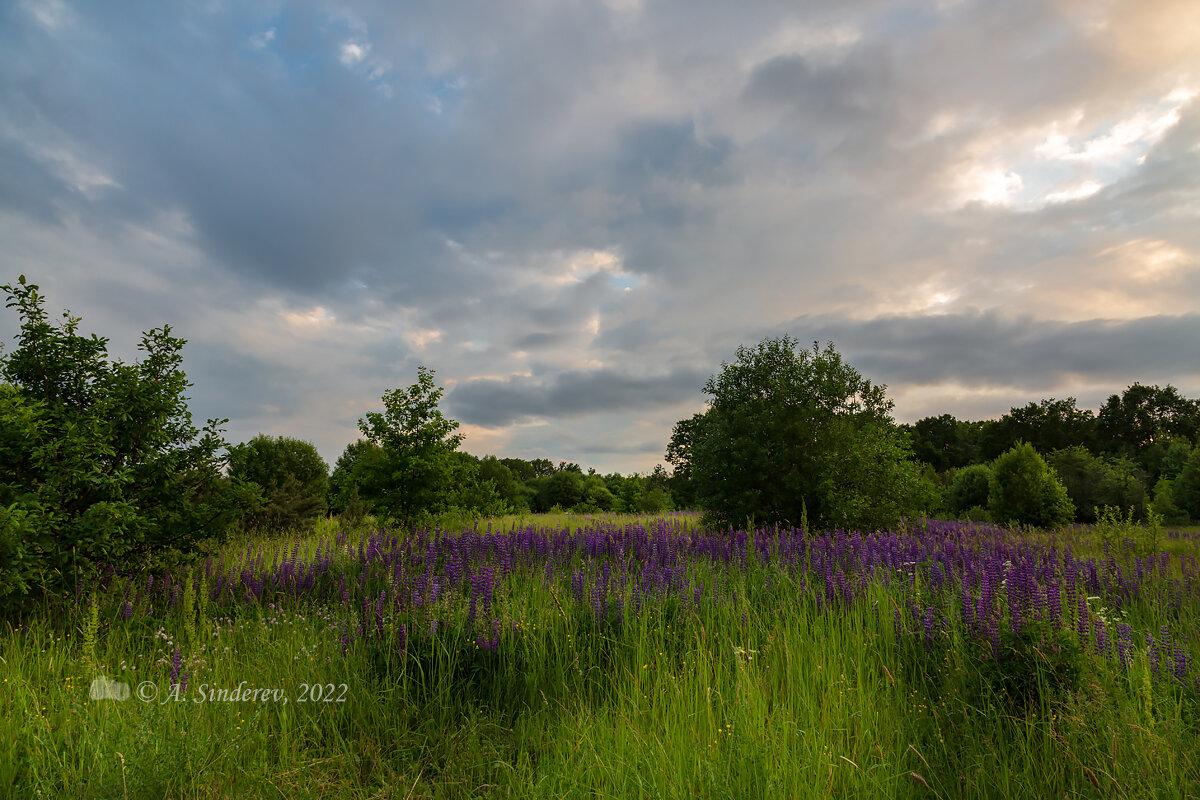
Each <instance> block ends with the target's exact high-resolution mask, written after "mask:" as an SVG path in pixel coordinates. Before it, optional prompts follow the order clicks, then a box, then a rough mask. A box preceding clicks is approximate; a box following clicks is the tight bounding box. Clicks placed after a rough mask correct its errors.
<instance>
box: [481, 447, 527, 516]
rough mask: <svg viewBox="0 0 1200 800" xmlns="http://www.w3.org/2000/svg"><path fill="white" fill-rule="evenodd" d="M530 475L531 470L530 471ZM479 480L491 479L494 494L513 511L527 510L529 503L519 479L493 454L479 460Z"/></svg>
mask: <svg viewBox="0 0 1200 800" xmlns="http://www.w3.org/2000/svg"><path fill="white" fill-rule="evenodd" d="M530 474H531V475H532V472H531V473H530ZM479 480H480V481H491V483H492V485H493V486H494V487H495V490H496V494H497V495H498V496H499V497H500V499H501V500H502V501H503V502H504V503H505V504H507V505H508V506H509V507H510V508H511V509H512V510H513V511H517V512H519V511H522V510H524V511H528V510H529V503H528V501H527V500H526V498H525V493H524V491H523V488H524V487H523V486H522V485H521V480H520V479H519V478H518V477H517V475H516V474H515V473H514V472H513V470H512V468H511V467H509V466H508V465H507V464H505V463H504V461H502V460H501V459H498V458H496V457H495V456H484V457H483V458H481V459H480V460H479Z"/></svg>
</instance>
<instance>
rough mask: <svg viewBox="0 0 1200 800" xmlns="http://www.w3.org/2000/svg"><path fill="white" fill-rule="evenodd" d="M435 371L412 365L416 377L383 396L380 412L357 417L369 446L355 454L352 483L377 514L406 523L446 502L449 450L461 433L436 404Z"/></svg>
mask: <svg viewBox="0 0 1200 800" xmlns="http://www.w3.org/2000/svg"><path fill="white" fill-rule="evenodd" d="M433 375H434V371H433V370H431V369H428V368H426V367H418V368H417V382H416V383H414V384H413V385H411V386H409V387H408V389H393V390H391V391H389V392H386V393H385V394H384V395H383V406H384V410H383V411H382V412H378V411H372V412H369V413H367V414H366V416H364V417H363V418H362V419H360V420H359V421H358V425H359V428H360V429H361V430H362V432H363V435H364V436H365V437H366V439H367V441H369V442H370V443H371V444H373V445H375V448H374V449H369V450H367V451H366V452H363V453H360V454H358V457H357V458H356V459H355V463H354V467H353V470H352V482H354V483H358V485H359V490H360V492H361V493H362V495H363V497H364V498H365V499H366V500H367V502H369V503H370V504H371V507H372V509H373V510H374V511H375V512H377V513H383V514H385V515H386V516H388V517H389V518H391V519H393V520H395V521H398V522H401V523H403V524H410V523H413V522H415V521H416V519H417V518H418V516H420V515H421V514H423V513H431V514H438V513H441V512H442V511H444V510H445V509H446V508H447V507H448V505H449V503H448V500H449V493H448V492H447V487H450V486H453V484H454V481H455V478H456V475H455V470H456V467H458V466H459V464H458V462H456V460H455V459H454V457H453V454H454V452H455V451H456V450H457V449H458V446H459V444H461V443H462V438H463V437H462V434H456V433H454V431H455V430H456V429H457V428H458V423H457V422H455V421H454V420H452V419H447V418H446V417H445V416H444V415H443V414H442V412H441V410H440V409H439V408H438V403H439V402H440V401H441V398H442V393H443V391H444V390H443V389H442V388H441V387H436V386H434V382H433Z"/></svg>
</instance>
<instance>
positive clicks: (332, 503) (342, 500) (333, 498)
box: [328, 439, 379, 514]
mask: <svg viewBox="0 0 1200 800" xmlns="http://www.w3.org/2000/svg"><path fill="white" fill-rule="evenodd" d="M378 449H379V447H378V445H375V444H372V443H371V442H368V441H367V440H366V439H359V440H358V441H356V442H351V443H350V444H348V445H346V449H345V450H343V451H342V454H341V455H340V456H338V460H337V463H336V464H334V467H333V474H331V475H330V476H329V495H328V503H329V510H330V511H332V512H333V513H335V514H341V513H342V512H343V511H344V510H345V509H346V506H347V504H348V503H349V501H350V495H351V494H354V495H355V496H356V498H357V502H359V503H362V504H363V505H364V513H365V512H366V511H369V508H367V506H366V504H365V501H364V500H363V499H362V497H361V496H359V494H358V492H359V489H358V482H359V480H361V478H362V474H361V473H358V474H357V475H356V473H355V471H354V467H355V465H356V464H357V463H358V460H359V458H360V457H361V456H363V455H364V454H366V453H368V452H369V451H375V450H378Z"/></svg>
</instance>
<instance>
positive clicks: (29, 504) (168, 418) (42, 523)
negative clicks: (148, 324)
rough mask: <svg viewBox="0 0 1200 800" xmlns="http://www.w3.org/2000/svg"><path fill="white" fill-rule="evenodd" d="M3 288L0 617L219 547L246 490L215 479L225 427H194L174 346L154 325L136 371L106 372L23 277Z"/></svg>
mask: <svg viewBox="0 0 1200 800" xmlns="http://www.w3.org/2000/svg"><path fill="white" fill-rule="evenodd" d="M0 288H3V289H4V290H5V292H7V294H8V296H9V298H10V301H9V303H8V304H7V307H9V308H14V307H15V308H16V309H17V312H18V313H19V314H20V316H21V319H22V324H21V331H20V334H19V335H18V337H17V338H18V342H19V344H18V347H17V348H16V349H15V350H13V352H12V353H10V354H8V355H5V356H3V357H0V554H3V555H4V556H6V557H5V558H2V559H0V611H4V610H10V611H11V610H14V609H16V608H18V607H20V606H21V605H23V604H24V603H25V601H26V600H28V599H29V596H30V595H31V594H38V593H41V592H42V591H46V592H51V593H53V592H57V591H60V590H62V589H64V588H67V587H72V588H73V587H74V586H75V583H76V580H77V579H78V578H80V577H82V576H83V574H84V573H86V572H87V571H88V570H89V569H90V568H92V567H93V566H96V565H99V564H111V565H113V566H115V567H119V568H121V567H127V568H138V567H141V566H144V565H147V564H163V563H169V562H175V561H180V560H184V559H186V558H188V557H190V556H191V555H193V554H195V553H196V552H198V551H201V550H202V549H204V548H205V547H206V546H207V545H210V544H213V543H216V542H219V541H220V540H222V539H223V538H224V537H225V536H226V535H227V533H228V530H229V528H230V525H231V524H232V523H233V522H234V520H236V519H237V517H238V516H239V515H240V514H241V512H242V511H243V510H244V509H245V508H247V507H249V506H250V504H251V503H252V502H253V497H254V493H253V490H251V489H248V488H247V487H244V486H242V485H239V484H238V483H237V482H235V481H231V480H229V479H227V478H225V477H223V476H222V475H221V467H222V460H221V459H220V458H219V457H218V456H217V453H218V451H220V450H221V449H222V448H224V447H225V442H224V441H223V440H222V439H221V437H220V436H219V435H218V432H219V428H218V426H219V425H220V424H222V423H223V422H225V420H209V421H208V424H207V425H206V426H205V427H204V428H203V429H201V430H197V429H196V428H195V427H193V425H192V421H191V413H190V412H189V411H188V408H187V400H186V398H185V397H184V394H183V393H184V392H185V391H186V390H187V388H188V387H189V386H190V385H191V384H190V383H188V381H187V378H186V376H185V375H184V373H183V370H182V369H180V364H181V363H182V356H181V355H180V350H181V348H182V347H183V345H184V341H183V340H182V339H177V338H174V337H172V336H171V335H170V333H171V332H170V328H169V327H167V326H164V327H162V328H156V329H154V330H151V331H150V332H148V333H145V334H143V336H142V342H141V346H140V349H141V350H142V351H143V353H144V357H143V358H142V359H141V360H140V361H138V362H135V363H134V364H125V363H123V362H120V361H116V362H112V363H110V362H109V361H108V358H107V339H103V338H100V337H97V336H95V335H92V336H91V337H84V336H81V335H80V334H79V333H78V332H77V331H78V326H79V322H80V320H79V318H77V317H72V316H70V314H69V313H64V314H63V318H64V321H63V322H61V323H60V324H58V325H57V326H55V325H52V324H50V322H49V321H48V320H47V317H46V313H45V311H44V309H43V304H44V298H43V297H42V296H41V295H40V294H38V287H37V286H36V285H32V284H28V283H26V281H25V277H24V276H21V278H20V280H19V281H18V283H17V284H16V285H6V286H4V287H0Z"/></svg>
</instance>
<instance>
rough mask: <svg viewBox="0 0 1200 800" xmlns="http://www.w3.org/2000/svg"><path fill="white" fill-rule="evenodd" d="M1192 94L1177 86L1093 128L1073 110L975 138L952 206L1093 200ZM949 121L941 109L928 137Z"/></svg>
mask: <svg viewBox="0 0 1200 800" xmlns="http://www.w3.org/2000/svg"><path fill="white" fill-rule="evenodd" d="M1197 94H1198V92H1197V90H1196V89H1192V88H1186V87H1185V88H1179V89H1175V90H1174V91H1172V92H1170V93H1169V94H1167V95H1165V96H1163V97H1162V98H1160V99H1159V100H1157V101H1154V102H1152V103H1149V104H1145V105H1143V106H1141V107H1140V108H1135V109H1132V110H1130V111H1129V112H1128V113H1127V114H1125V115H1124V116H1122V117H1119V118H1109V119H1107V120H1101V121H1093V122H1092V123H1091V124H1090V125H1089V124H1088V123H1087V122H1086V121H1085V115H1084V112H1083V111H1082V110H1076V111H1075V112H1073V113H1072V114H1071V115H1069V116H1068V117H1066V118H1065V119H1061V120H1057V121H1055V122H1054V123H1052V124H1051V125H1049V126H1047V127H1042V128H1039V129H1036V130H1024V131H1011V132H1008V133H1007V134H1001V135H998V136H995V138H994V139H992V140H991V141H978V142H977V143H976V145H975V148H976V151H975V152H973V153H971V155H970V157H969V160H968V162H967V164H966V166H965V167H963V168H961V169H960V171H959V172H958V174H957V175H956V178H955V180H954V192H953V194H954V196H955V197H956V199H957V205H958V206H959V207H961V206H964V205H968V204H970V203H982V204H984V205H987V206H995V207H1010V208H1019V209H1022V210H1032V209H1036V208H1040V207H1044V206H1046V205H1051V204H1058V203H1069V202H1073V201H1076V200H1082V199H1085V198H1088V197H1091V196H1092V195H1094V194H1096V193H1097V192H1099V191H1101V190H1102V189H1103V188H1104V187H1105V186H1108V185H1109V184H1111V183H1114V182H1116V181H1117V180H1120V179H1121V178H1123V177H1124V176H1126V175H1128V174H1129V173H1130V172H1132V171H1133V170H1134V169H1136V168H1137V167H1138V166H1139V165H1141V164H1143V163H1144V162H1145V160H1146V156H1147V155H1148V154H1149V152H1150V150H1151V148H1152V147H1154V145H1155V144H1157V143H1158V142H1159V141H1160V140H1161V139H1162V138H1163V137H1164V136H1165V135H1166V134H1167V132H1168V131H1170V130H1171V128H1172V127H1174V126H1175V125H1176V124H1178V123H1179V120H1180V117H1181V111H1182V109H1183V107H1184V106H1185V105H1186V104H1187V103H1189V102H1191V101H1192V100H1193V99H1194V98H1195V97H1196V96H1197ZM952 124H953V120H952V118H950V117H945V116H944V115H943V114H939V115H938V116H936V117H935V118H933V119H932V120H931V121H930V123H929V132H930V135H934V134H935V133H936V132H939V131H941V130H942V129H943V128H945V127H946V126H947V125H951V126H952Z"/></svg>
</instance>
